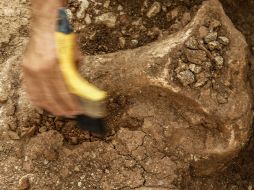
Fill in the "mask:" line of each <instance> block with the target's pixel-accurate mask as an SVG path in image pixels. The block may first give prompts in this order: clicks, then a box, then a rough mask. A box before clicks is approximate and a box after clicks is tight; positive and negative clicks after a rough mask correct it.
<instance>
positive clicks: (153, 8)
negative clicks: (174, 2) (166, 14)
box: [146, 1, 161, 18]
mask: <svg viewBox="0 0 254 190" xmlns="http://www.w3.org/2000/svg"><path fill="white" fill-rule="evenodd" d="M160 11H161V4H160V3H159V2H157V1H155V2H154V3H153V4H152V6H151V7H150V9H149V10H148V12H147V14H146V16H147V17H148V18H151V17H154V16H156V15H157V14H158V13H159V12H160Z"/></svg>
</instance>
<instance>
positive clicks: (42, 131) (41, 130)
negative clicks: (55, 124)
mask: <svg viewBox="0 0 254 190" xmlns="http://www.w3.org/2000/svg"><path fill="white" fill-rule="evenodd" d="M47 130H48V129H47V127H45V126H43V127H40V129H39V132H40V133H45V132H46V131H47Z"/></svg>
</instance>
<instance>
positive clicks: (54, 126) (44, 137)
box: [0, 0, 254, 190]
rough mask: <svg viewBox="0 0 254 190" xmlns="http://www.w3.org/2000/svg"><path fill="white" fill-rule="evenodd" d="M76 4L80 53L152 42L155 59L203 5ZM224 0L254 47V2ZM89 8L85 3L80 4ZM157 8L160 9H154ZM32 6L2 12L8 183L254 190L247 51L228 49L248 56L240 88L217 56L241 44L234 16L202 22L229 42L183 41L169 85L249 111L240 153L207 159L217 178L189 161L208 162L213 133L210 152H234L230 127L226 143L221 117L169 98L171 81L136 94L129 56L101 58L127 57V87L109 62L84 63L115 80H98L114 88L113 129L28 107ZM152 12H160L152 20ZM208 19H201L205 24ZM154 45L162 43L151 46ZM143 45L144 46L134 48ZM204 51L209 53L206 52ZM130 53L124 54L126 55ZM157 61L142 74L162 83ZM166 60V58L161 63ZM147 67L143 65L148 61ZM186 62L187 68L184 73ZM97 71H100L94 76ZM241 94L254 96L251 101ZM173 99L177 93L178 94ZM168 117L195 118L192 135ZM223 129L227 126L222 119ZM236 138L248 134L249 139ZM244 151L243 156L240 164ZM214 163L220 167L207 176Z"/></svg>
mask: <svg viewBox="0 0 254 190" xmlns="http://www.w3.org/2000/svg"><path fill="white" fill-rule="evenodd" d="M77 2H79V1H69V8H70V12H71V13H70V12H69V14H71V15H72V21H73V24H74V27H75V29H76V31H77V32H78V33H79V34H80V45H81V50H82V51H83V53H85V54H92V55H95V54H104V53H108V52H117V51H119V50H126V49H134V50H133V52H136V53H137V54H138V53H139V52H142V48H143V46H144V48H145V50H147V54H144V55H143V56H144V57H149V51H150V50H149V49H151V47H156V46H158V47H161V46H160V44H159V42H158V43H157V42H156V41H159V40H162V41H163V40H165V41H166V40H167V36H168V35H169V34H173V35H174V34H175V33H178V32H179V35H176V36H175V39H178V38H180V37H181V35H180V33H181V31H183V32H182V33H183V34H184V33H185V32H184V30H185V25H186V24H188V23H190V22H191V20H192V19H193V18H194V16H195V14H196V11H197V10H199V8H200V1H194V0H193V1H191V0H184V1H171V0H169V1H157V3H155V1H152V0H148V1H138V2H137V1H126V2H124V3H122V2H121V1H117V0H112V1H102V0H101V1H89V2H90V3H89V6H88V5H87V4H86V2H87V1H80V3H77ZM214 2H215V1H214ZM82 3H83V5H82ZM154 3H155V4H154ZM223 4H224V7H225V10H226V12H227V14H228V15H229V16H230V17H231V19H232V21H233V22H234V24H235V25H236V27H237V28H238V29H239V30H240V31H241V32H242V33H243V34H244V35H245V36H246V39H247V42H248V44H249V47H250V50H251V51H252V48H251V47H252V46H253V45H254V38H253V34H254V33H253V28H254V27H253V23H254V22H253V20H254V16H253V13H251V11H250V10H251V8H250V7H254V5H253V3H252V1H224V2H223ZM120 5H121V7H120ZM82 6H83V9H81V8H80V7H82ZM153 6H155V9H153V10H152V9H151V8H152V7H153ZM28 7H29V3H28V2H27V1H26V0H22V1H21V0H20V1H18V0H14V1H11V2H10V1H6V0H4V1H1V2H0V14H2V15H0V20H1V23H0V26H1V31H0V36H1V37H0V47H1V50H0V73H1V75H0V76H1V81H0V84H1V90H0V106H1V110H0V113H1V114H0V116H1V118H0V131H1V135H0V137H1V138H0V140H1V146H0V151H1V155H0V160H1V163H0V164H1V167H0V168H1V169H0V171H1V174H0V177H1V180H0V185H1V189H16V188H18V189H29V188H30V189H126V190H127V189H144V190H146V189H216V190H217V189H234V190H235V189H239V190H242V189H248V190H251V189H252V187H253V185H254V172H253V171H254V170H253V169H254V167H253V166H254V165H253V163H254V160H253V158H252V157H253V154H252V153H254V148H253V145H254V144H253V140H252V138H251V140H250V142H249V143H246V142H245V141H248V136H249V135H250V132H251V130H250V128H249V125H248V121H249V118H250V116H248V114H247V113H249V111H250V110H249V108H250V104H251V101H250V100H249V98H250V97H249V95H248V90H247V89H248V85H247V84H246V83H245V80H242V79H244V78H245V75H244V74H246V73H245V72H242V70H244V68H245V64H246V62H245V61H244V59H245V53H246V51H245V50H244V48H243V49H242V50H239V52H240V53H239V56H238V57H237V58H232V57H234V56H233V55H229V58H230V57H231V56H232V57H231V59H233V60H234V59H236V60H240V63H242V64H243V65H239V67H238V69H239V72H240V73H241V74H243V77H242V78H241V77H239V78H237V77H236V76H235V77H236V78H234V79H232V80H233V81H234V80H235V82H236V84H237V85H239V86H238V88H237V87H235V86H234V85H233V84H234V82H232V84H231V85H230V88H229V89H228V88H226V86H227V84H224V82H225V81H227V80H226V79H227V77H225V71H228V67H230V66H229V65H228V63H227V61H225V62H224V63H223V64H221V62H218V61H216V60H217V59H215V57H223V58H225V57H226V56H228V55H227V54H228V52H232V49H233V50H234V46H233V45H232V44H234V41H235V42H236V41H237V40H234V39H232V37H231V36H230V35H232V36H233V35H234V34H238V33H237V32H236V31H235V30H234V29H232V27H229V28H230V29H228V28H227V27H226V26H228V25H230V23H229V24H228V21H227V19H224V18H223V19H224V20H223V19H222V18H220V17H218V15H217V16H216V14H211V15H209V16H207V18H208V20H206V22H204V23H203V25H202V29H204V30H202V31H203V32H201V34H202V35H203V33H205V36H207V34H206V29H205V28H209V29H210V27H215V28H214V29H213V32H217V33H218V35H219V36H223V37H226V38H228V39H229V40H230V43H229V44H228V43H227V40H225V38H224V41H223V42H220V43H218V42H219V40H217V41H218V42H217V41H213V42H215V43H212V44H209V43H204V45H203V46H202V48H201V47H200V46H198V47H195V45H196V41H199V40H201V38H202V37H201V38H200V36H199V35H198V34H200V33H198V32H197V31H194V32H193V34H192V35H191V38H188V40H187V43H185V45H184V46H179V47H178V48H176V49H175V50H174V51H173V52H171V54H170V57H172V58H173V60H174V61H172V65H170V67H169V68H170V69H171V70H172V81H173V82H172V83H171V84H174V85H175V86H174V87H178V88H180V89H183V91H184V90H186V89H188V91H187V92H188V93H189V97H190V99H191V96H192V92H193V91H195V92H197V91H201V92H202V91H204V90H205V89H208V90H210V89H212V90H213V89H215V90H214V91H215V92H216V93H217V95H216V96H215V100H214V102H213V100H210V99H206V100H207V102H208V103H207V104H208V106H207V107H206V105H205V103H202V106H201V108H207V109H208V110H209V109H211V110H213V106H214V107H221V109H222V111H223V110H225V108H226V105H229V104H230V105H237V107H238V108H237V109H238V110H239V112H241V111H246V117H245V116H241V118H240V120H241V119H242V120H243V123H244V122H246V124H239V125H240V126H242V127H243V130H242V131H243V134H242V132H241V131H240V130H239V131H238V129H237V130H236V131H237V133H238V132H239V133H238V135H239V136H237V138H236V144H237V148H235V149H234V150H233V153H232V154H231V153H230V152H229V154H228V155H227V157H226V158H223V157H222V158H220V154H218V155H216V157H215V159H214V160H215V161H213V160H212V161H209V162H208V164H211V163H212V164H211V166H208V165H207V168H206V164H201V166H202V167H201V168H202V170H205V173H209V175H208V176H206V177H204V175H202V177H201V176H200V175H199V177H197V174H198V173H197V172H196V169H197V168H199V167H198V166H195V164H194V165H192V164H189V162H190V159H191V158H189V157H191V156H192V157H194V160H195V159H197V160H199V159H201V160H202V156H204V155H202V154H203V152H202V151H205V150H206V149H205V147H204V146H203V144H202V139H203V138H207V139H210V141H211V142H210V143H211V145H210V146H211V150H213V148H215V146H217V145H218V144H219V145H223V146H225V147H224V148H225V149H226V148H227V146H226V145H227V143H226V140H227V138H228V137H227V134H226V133H225V131H226V128H225V131H224V133H225V134H226V135H225V139H224V138H221V137H220V135H219V134H220V130H217V126H215V125H214V123H216V122H214V121H213V120H212V119H211V121H210V125H204V123H203V121H206V122H207V121H209V119H208V118H207V117H206V116H204V114H203V113H202V112H200V111H198V110H193V109H192V108H188V107H187V108H186V105H187V106H188V105H189V104H190V105H193V104H192V102H191V101H190V103H188V101H187V100H186V99H185V98H183V99H181V98H180V99H179V102H180V103H181V104H180V103H179V102H178V103H179V104H177V103H176V102H172V101H170V100H169V99H170V97H172V95H171V94H168V92H167V91H164V90H163V89H164V87H160V88H158V87H153V88H151V87H146V86H145V87H144V88H142V91H140V92H139V91H135V90H134V91H133V92H132V88H133V86H132V85H137V87H139V86H140V85H141V83H142V82H141V83H138V82H135V81H134V82H133V81H132V80H131V78H134V79H135V76H137V77H139V73H138V75H137V73H135V72H129V73H130V76H128V75H126V76H121V75H122V73H121V69H125V61H126V62H128V60H124V59H122V58H121V56H119V57H117V58H116V61H112V60H109V58H110V56H112V55H117V53H116V54H109V55H108V54H106V55H105V56H102V57H99V58H103V60H102V59H101V62H104V64H106V63H107V61H109V62H110V63H111V64H112V65H114V66H116V68H117V64H118V65H119V62H120V63H122V67H121V69H120V70H119V71H116V73H115V74H116V75H119V76H121V77H123V78H124V79H128V80H127V81H128V83H129V84H127V85H122V86H121V85H119V86H117V85H116V86H114V85H115V84H116V83H115V82H114V80H119V78H117V77H115V78H114V77H112V76H111V75H110V72H109V71H108V70H110V68H106V69H104V70H103V69H101V67H102V68H103V65H102V66H100V64H101V63H100V64H99V63H98V62H97V61H98V60H99V59H98V57H88V58H86V62H85V63H84V68H82V72H83V73H84V75H86V76H87V77H88V78H89V80H91V81H93V82H95V83H100V82H101V81H102V80H103V79H105V77H108V78H110V77H112V78H111V79H110V80H108V81H110V83H106V84H104V83H102V84H100V85H101V87H104V88H106V87H105V86H107V85H108V87H109V88H110V90H109V91H110V94H111V98H110V99H109V102H108V109H109V110H110V115H109V116H108V118H107V124H108V127H109V128H110V129H111V130H110V133H109V134H108V136H107V137H106V138H105V139H99V138H97V137H95V136H93V135H92V134H89V133H87V132H82V131H80V130H78V129H77V128H76V124H75V122H73V121H69V120H66V119H63V118H55V117H53V116H51V115H49V114H46V113H44V112H43V111H41V110H37V109H35V108H33V107H32V106H31V105H30V103H29V101H28V100H27V98H26V96H25V93H24V92H23V90H22V88H20V81H21V80H22V75H21V74H20V68H19V61H20V56H21V54H22V51H23V50H24V47H25V44H26V42H27V41H28V39H29V18H30V16H29V14H30V13H29V8H28ZM84 7H87V8H86V9H87V11H84ZM158 7H159V8H158ZM211 7H212V6H211ZM150 9H151V10H150ZM149 10H150V11H149ZM211 10H213V9H212V8H211ZM218 10H219V6H218ZM157 11H158V12H157ZM108 12H110V13H112V14H108V15H106V19H105V17H104V19H101V20H100V19H98V20H99V21H98V23H95V22H96V17H98V16H99V15H103V14H104V13H108ZM148 12H149V15H152V16H148V15H147V14H148ZM215 12H216V11H215ZM218 12H220V11H218ZM153 15H154V16H153ZM104 16H105V15H104ZM88 17H90V19H91V23H90V24H87V23H89V18H88ZM220 19H221V20H220ZM225 20H226V21H225ZM158 21H159V22H158ZM201 21H202V19H200V24H201ZM214 21H218V22H219V25H222V26H216V23H218V22H214ZM122 22H123V23H122ZM214 24H215V26H214ZM141 25H142V27H141ZM200 28H201V27H200ZM186 30H187V29H186ZM227 30H230V31H233V32H232V33H233V34H229V33H228V32H227ZM87 34H89V35H87ZM179 36H180V37H179ZM183 36H184V35H183ZM234 37H236V36H234ZM237 39H238V38H237ZM241 39H242V38H241V35H239V40H240V41H239V44H241V43H242V44H241V45H242V46H241V47H244V46H245V43H244V42H242V40H241ZM176 41H177V40H176ZM109 42H110V43H109ZM151 42H155V43H152V44H151V46H150V45H149V44H150V43H151ZM223 43H224V44H223ZM156 44H157V45H156ZM239 44H238V45H239ZM145 45H148V46H145ZM169 46H170V45H169ZM137 47H141V49H137V50H136V49H135V48H137ZM146 47H147V48H146ZM204 48H205V50H209V51H205V53H204V52H203V51H204ZM193 49H194V50H195V51H194V50H193ZM194 52H195V54H194ZM209 52H210V53H209ZM122 54H123V56H122V57H123V58H124V54H125V53H122ZM126 54H127V53H126ZM251 56H252V55H251V54H250V65H251V67H250V69H249V73H250V81H251V82H252V81H253V80H252V77H251V76H252V75H251V73H252V72H253V71H252V68H253V67H252V64H251ZM144 57H142V56H141V58H140V59H137V63H142V62H140V60H142V59H143V58H144ZM197 57H198V58H197ZM133 59H136V58H133ZM176 60H178V61H176ZM218 60H220V59H218ZM144 61H145V59H144ZM200 61H201V62H203V61H206V63H207V64H205V65H201V66H200V63H201V62H200ZM89 62H91V63H94V68H96V69H93V66H92V67H90V68H89V66H87V65H86V64H89ZM153 63H154V62H153V61H151V67H149V69H148V70H144V71H145V72H146V71H147V74H148V76H149V77H155V79H156V77H157V76H156V75H158V76H160V74H161V71H163V68H162V67H158V66H156V64H155V65H153ZM159 63H160V60H159V59H158V61H157V64H159ZM183 63H184V64H185V65H184V64H183ZM193 63H194V64H193ZM146 64H147V63H142V65H146ZM186 65H188V68H189V69H186ZM210 65H212V66H210ZM127 66H128V65H127ZM109 67H110V66H109ZM139 67H140V66H138V64H137V66H136V67H135V69H133V70H134V71H138V70H137V69H138V68H139ZM112 68H113V66H112ZM140 68H141V69H142V67H140ZM89 69H91V70H96V73H95V74H94V75H93V73H92V72H91V70H89ZM234 69H235V68H233V70H234ZM199 70H200V71H199ZM186 71H188V72H186ZM190 71H191V72H190ZM199 72H200V73H201V74H202V73H203V74H202V75H205V76H206V75H209V77H204V76H202V77H201V76H200V75H201V74H200V73H199ZM162 73H163V72H162ZM95 76H99V77H97V78H94V77H95ZM141 76H142V75H141ZM121 77H120V79H121ZM144 79H145V78H144ZM100 80H101V81H100ZM219 80H224V81H222V83H223V86H220V85H218V81H219ZM144 81H145V82H144V83H145V84H147V83H146V82H150V81H149V80H147V79H145V80H144ZM111 83H112V84H111ZM103 85H104V86H103ZM142 85H143V84H142ZM245 85H246V86H245ZM118 87H119V88H118ZM134 87H135V86H134ZM212 87H213V88H212ZM221 89H224V90H223V91H222V90H221ZM126 91H128V93H126ZM240 92H242V93H246V94H247V96H246V99H245V100H243V96H242V94H241V93H240ZM188 93H186V92H185V94H188ZM196 94H197V93H196ZM196 94H193V96H194V95H196ZM232 94H233V95H232ZM174 97H176V99H177V96H174ZM232 97H233V98H232ZM201 100H202V99H201ZM234 100H241V101H240V103H241V104H237V103H234V102H232V101H234ZM244 103H249V105H247V106H246V108H243V107H242V106H240V105H242V104H244ZM169 108H170V109H169ZM230 108H231V107H229V109H230ZM221 113H223V112H221ZM221 113H220V114H221ZM223 114H224V116H223V115H222V114H221V115H220V116H221V118H223V117H225V118H227V119H231V118H230V117H228V113H223ZM237 117H239V116H238V115H237ZM219 118H220V117H219ZM200 120H201V122H200ZM235 121H236V120H235ZM167 122H174V124H173V125H174V126H175V125H176V126H177V127H179V128H187V129H188V125H190V123H192V124H191V126H192V128H191V129H189V130H188V131H187V132H186V131H185V130H186V129H184V130H183V129H180V130H176V129H174V127H173V128H172V129H171V128H166V127H165V126H167V125H168V123H167ZM237 122H238V121H237ZM237 122H236V123H237ZM195 123H196V124H195ZM197 123H198V124H197ZM200 123H201V124H202V127H201V126H200V125H201V124H200ZM222 123H223V122H222ZM238 123H239V122H238ZM206 124H207V123H206ZM193 126H194V127H193ZM221 126H222V128H223V127H224V125H222V124H221ZM245 132H246V134H245ZM163 134H164V135H163ZM172 134H176V135H172ZM165 135H166V136H165ZM167 135H168V136H167ZM209 135H210V136H209ZM205 136H206V137H205ZM222 136H223V135H222ZM182 137H184V138H183V140H182V141H183V143H182V142H180V141H179V139H181V138H182ZM213 139H215V140H213ZM237 140H243V141H242V142H241V143H242V145H240V144H241V143H240V142H237ZM190 146H191V148H190ZM192 146H193V147H192ZM243 146H244V148H243ZM194 150H195V151H194ZM239 150H241V152H240V153H239ZM188 151H190V152H188ZM199 151H200V152H201V153H199ZM190 153H191V154H190ZM238 153H239V156H238V157H237V158H235V159H234V160H233V161H232V159H233V158H234V157H235V156H236V155H238ZM200 155H202V156H200ZM207 155H208V156H209V154H207ZM223 155H224V154H222V156H223ZM218 158H220V159H221V163H220V164H222V163H223V164H222V165H223V168H224V170H221V168H220V167H219V168H217V166H218V165H220V164H216V159H218ZM192 160H193V158H192ZM228 161H230V162H229V163H228ZM197 163H198V162H197ZM225 164H226V165H225ZM227 165H228V167H227V168H226V167H225V166H227ZM204 166H205V167H204ZM208 168H209V169H211V170H212V171H213V172H212V173H210V172H207V170H208ZM225 168H226V169H225ZM214 171H215V172H214ZM201 173H202V172H201ZM203 173H204V172H203ZM29 186H30V187H29Z"/></svg>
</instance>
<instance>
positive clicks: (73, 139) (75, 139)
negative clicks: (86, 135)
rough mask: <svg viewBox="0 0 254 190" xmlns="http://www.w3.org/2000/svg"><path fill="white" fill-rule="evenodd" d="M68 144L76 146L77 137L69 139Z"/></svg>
mask: <svg viewBox="0 0 254 190" xmlns="http://www.w3.org/2000/svg"><path fill="white" fill-rule="evenodd" d="M70 142H71V144H73V145H76V144H78V138H77V137H71V138H70Z"/></svg>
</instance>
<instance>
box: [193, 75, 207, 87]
mask: <svg viewBox="0 0 254 190" xmlns="http://www.w3.org/2000/svg"><path fill="white" fill-rule="evenodd" d="M196 78H197V82H196V83H195V85H194V86H195V87H196V88H199V87H202V86H204V85H205V84H206V83H207V81H208V80H209V79H208V77H207V76H206V74H205V73H200V74H199V75H197V76H196Z"/></svg>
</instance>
